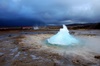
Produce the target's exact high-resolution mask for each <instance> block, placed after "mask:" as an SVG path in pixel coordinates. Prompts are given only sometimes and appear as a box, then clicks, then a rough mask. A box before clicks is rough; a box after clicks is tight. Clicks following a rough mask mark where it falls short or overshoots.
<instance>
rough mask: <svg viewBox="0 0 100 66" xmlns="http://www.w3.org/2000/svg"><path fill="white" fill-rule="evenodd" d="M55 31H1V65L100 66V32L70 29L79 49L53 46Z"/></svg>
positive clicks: (76, 47)
mask: <svg viewBox="0 0 100 66" xmlns="http://www.w3.org/2000/svg"><path fill="white" fill-rule="evenodd" d="M55 33H57V31H38V32H31V31H29V32H28V31H27V32H25V31H21V32H20V31H19V32H17V33H16V32H9V33H8V32H4V33H3V32H0V66H100V30H70V33H71V34H72V35H74V36H75V37H76V38H78V39H79V40H80V41H82V42H81V44H79V45H78V46H66V47H62V46H54V45H49V44H47V43H46V39H47V38H49V37H51V36H52V35H54V34H55Z"/></svg>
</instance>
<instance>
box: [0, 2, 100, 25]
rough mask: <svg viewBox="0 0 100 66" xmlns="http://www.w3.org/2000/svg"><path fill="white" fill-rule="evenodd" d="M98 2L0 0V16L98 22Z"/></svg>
mask: <svg viewBox="0 0 100 66" xmlns="http://www.w3.org/2000/svg"><path fill="white" fill-rule="evenodd" d="M99 3H100V0H49V1H48V0H0V18H19V17H25V18H31V19H38V20H41V21H44V22H49V23H50V22H58V21H59V22H61V21H65V22H67V21H72V22H78V21H79V22H99V21H100V19H99V17H100V4H99ZM15 15H16V16H15Z"/></svg>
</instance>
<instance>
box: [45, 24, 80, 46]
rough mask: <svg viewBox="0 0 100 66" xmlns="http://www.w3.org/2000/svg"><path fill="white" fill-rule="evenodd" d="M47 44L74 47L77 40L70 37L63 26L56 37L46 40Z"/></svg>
mask: <svg viewBox="0 0 100 66" xmlns="http://www.w3.org/2000/svg"><path fill="white" fill-rule="evenodd" d="M47 42H48V43H50V44H52V45H76V44H78V43H79V40H78V39H76V38H75V37H74V36H72V35H70V33H69V30H68V28H67V26H65V25H63V28H61V29H60V30H59V32H58V33H57V34H56V35H54V36H52V37H50V38H49V39H47Z"/></svg>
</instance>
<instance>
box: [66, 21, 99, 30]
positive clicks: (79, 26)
mask: <svg viewBox="0 0 100 66" xmlns="http://www.w3.org/2000/svg"><path fill="white" fill-rule="evenodd" d="M68 26H69V27H71V29H100V22H98V23H86V24H72V25H68Z"/></svg>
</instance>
